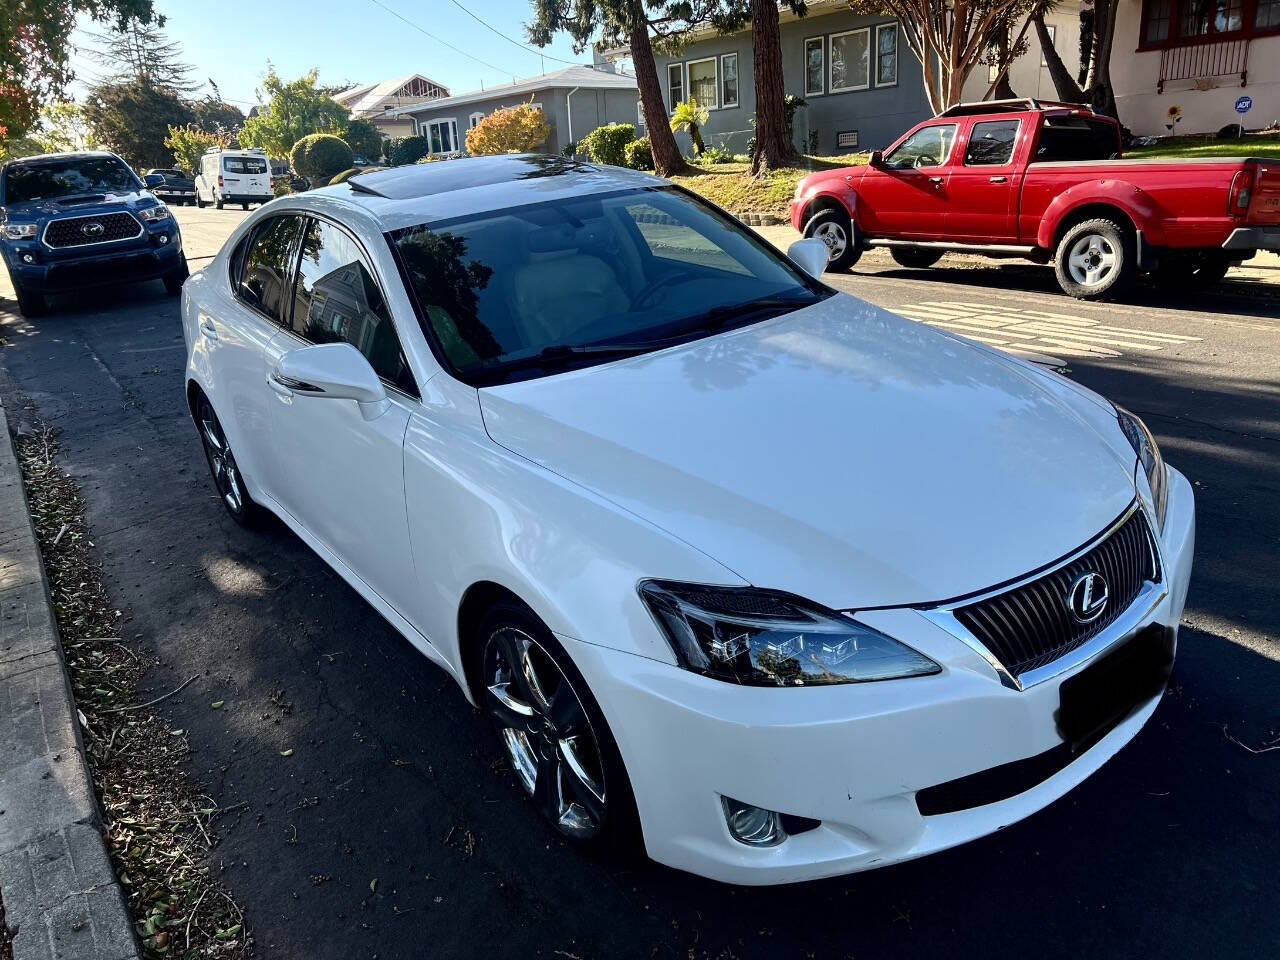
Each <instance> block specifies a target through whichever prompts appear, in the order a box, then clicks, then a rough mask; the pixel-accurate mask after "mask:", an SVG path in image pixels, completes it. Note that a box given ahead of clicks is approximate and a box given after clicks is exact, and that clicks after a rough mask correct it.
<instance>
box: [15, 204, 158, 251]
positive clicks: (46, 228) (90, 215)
mask: <svg viewBox="0 0 1280 960" xmlns="http://www.w3.org/2000/svg"><path fill="white" fill-rule="evenodd" d="M117 213H123V214H124V215H125V216H126V217H128V218H129V219H130V220H132V221H133V222H134V223H136V224H137V225H138V232H137V233H135V234H134V235H133V236H132V237H117V238H116V239H115V240H91V241H89V242H88V243H73V244H68V245H67V246H65V247H55V246H54V245H53V244H52V243H50V242H49V241H48V240H47V239H46V238H47V237H48V235H49V228H50V227H52V226H53V225H54V224H55V223H65V222H67V221H68V220H92V219H93V218H94V217H107V216H112V215H114V214H117ZM146 229H147V228H146V227H144V226H143V225H142V221H141V220H139V219H138V218H137V217H135V216H134V215H133V212H132V211H130V210H108V211H107V212H106V213H82V214H80V215H79V216H76V217H55V218H54V219H53V220H50V221H49V222H48V223H46V224H45V225H44V230H43V231H42V232H41V233H40V242H41V243H42V244H44V245H45V246H46V247H48V248H49V249H50V250H76V249H78V248H80V247H105V246H107V245H108V244H111V243H128V242H129V241H130V240H137V239H138V238H139V237H140V236H142V235H143V233H145V232H146Z"/></svg>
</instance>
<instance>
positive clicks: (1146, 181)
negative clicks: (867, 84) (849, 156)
mask: <svg viewBox="0 0 1280 960" xmlns="http://www.w3.org/2000/svg"><path fill="white" fill-rule="evenodd" d="M791 223H792V225H793V226H794V227H795V228H796V229H797V230H799V231H800V232H802V233H803V234H804V235H805V236H806V237H820V238H821V239H822V240H824V241H825V242H826V243H827V246H828V247H829V248H830V250H831V262H830V265H829V267H828V269H831V270H847V269H848V268H850V267H852V266H853V265H854V263H856V262H857V260H858V258H859V257H860V256H861V255H862V251H863V250H865V249H866V248H868V247H888V248H889V249H890V252H891V253H892V255H893V258H894V259H895V260H897V261H898V263H900V264H902V265H903V266H906V267H929V266H932V265H933V264H934V263H936V262H937V261H938V259H939V258H940V257H941V256H942V254H943V253H944V252H946V251H948V250H962V251H966V252H969V253H979V254H986V255H988V256H993V257H1023V258H1026V259H1029V260H1033V261H1035V262H1037V263H1050V262H1052V263H1053V266H1054V270H1055V272H1056V274H1057V277H1058V283H1059V285H1060V286H1061V287H1062V289H1063V290H1064V291H1065V292H1067V293H1069V294H1071V295H1072V296H1073V297H1080V298H1081V299H1105V298H1109V297H1115V296H1118V295H1119V294H1120V293H1122V292H1123V291H1124V289H1125V288H1126V287H1127V286H1128V285H1129V284H1130V283H1131V282H1132V280H1133V279H1134V277H1135V276H1136V275H1137V274H1139V273H1158V274H1159V276H1160V280H1161V283H1162V284H1166V283H1167V284H1168V285H1176V286H1177V287H1178V288H1179V289H1183V290H1186V289H1199V288H1203V287H1206V286H1209V285H1211V284H1214V283H1217V282H1218V281H1219V280H1221V279H1222V278H1223V276H1224V275H1225V274H1226V272H1227V269H1228V268H1229V267H1230V266H1231V265H1233V264H1237V263H1239V262H1240V261H1241V260H1246V259H1248V258H1249V257H1252V256H1253V255H1254V254H1255V253H1257V251H1258V250H1259V249H1269V250H1280V161H1277V160H1259V159H1254V158H1247V157H1245V158H1206V159H1192V160H1140V159H1124V158H1122V157H1121V141H1120V128H1119V126H1118V125H1117V124H1116V123H1115V121H1113V120H1111V119H1110V118H1108V117H1104V116H1100V115H1096V114H1094V113H1093V112H1092V111H1091V110H1088V109H1084V108H1081V107H1078V106H1073V105H1071V104H1060V103H1040V102H1037V101H1035V100H1019V101H1001V102H986V103H977V104H964V105H961V106H958V107H953V108H951V109H949V110H947V111H945V112H943V113H942V114H940V115H938V116H937V117H934V118H933V119H932V120H927V121H925V122H924V123H921V124H919V125H918V126H916V127H915V128H914V129H912V130H911V131H910V132H908V133H907V134H906V135H905V136H903V137H902V138H901V139H899V140H898V141H897V142H896V143H895V144H894V145H893V146H891V147H890V148H889V149H887V150H885V151H884V152H883V153H881V152H880V151H878V150H877V151H875V152H873V153H872V154H871V159H870V162H869V163H868V164H867V165H866V166H864V167H846V168H843V169H839V170H828V171H823V172H821V173H814V174H811V175H809V176H808V177H805V178H804V179H803V180H801V181H800V184H799V186H798V187H797V188H796V194H795V197H794V199H793V200H792V202H791Z"/></svg>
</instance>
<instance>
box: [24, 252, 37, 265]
mask: <svg viewBox="0 0 1280 960" xmlns="http://www.w3.org/2000/svg"><path fill="white" fill-rule="evenodd" d="M22 262H23V263H35V262H36V255H35V254H34V253H24V254H23V255H22Z"/></svg>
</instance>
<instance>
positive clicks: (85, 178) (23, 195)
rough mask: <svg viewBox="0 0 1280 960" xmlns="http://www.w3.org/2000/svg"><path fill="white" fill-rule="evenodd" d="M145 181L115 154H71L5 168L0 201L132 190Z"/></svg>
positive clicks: (57, 197) (26, 200) (54, 198)
mask: <svg viewBox="0 0 1280 960" xmlns="http://www.w3.org/2000/svg"><path fill="white" fill-rule="evenodd" d="M141 186H142V184H141V182H140V181H139V180H138V178H137V177H136V176H134V174H133V171H132V170H130V169H129V168H128V167H126V166H125V165H124V164H123V163H121V162H120V161H119V160H117V159H116V158H115V157H67V158H65V159H59V160H41V161H38V162H35V163H18V164H13V165H11V166H10V167H9V169H8V170H6V171H5V175H4V184H3V187H4V189H3V190H2V191H0V202H3V203H6V204H15V203H28V202H30V201H32V200H59V199H61V198H63V197H74V196H78V195H81V194H86V193H131V192H133V191H134V190H138V189H140V187H141Z"/></svg>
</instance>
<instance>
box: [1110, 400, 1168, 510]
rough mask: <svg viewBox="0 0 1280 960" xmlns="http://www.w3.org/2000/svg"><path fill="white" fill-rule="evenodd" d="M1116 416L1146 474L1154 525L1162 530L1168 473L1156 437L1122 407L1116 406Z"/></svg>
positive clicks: (1166, 500)
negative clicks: (1153, 512) (1154, 517)
mask: <svg viewBox="0 0 1280 960" xmlns="http://www.w3.org/2000/svg"><path fill="white" fill-rule="evenodd" d="M1116 417H1117V418H1118V419H1119V421H1120V429H1121V430H1123V431H1124V435H1125V436H1126V437H1127V438H1128V440H1129V444H1130V445H1131V446H1132V447H1133V452H1134V453H1136V454H1137V455H1138V463H1139V464H1141V465H1142V471H1143V473H1145V474H1146V475H1147V484H1148V486H1150V487H1151V503H1152V506H1154V507H1155V512H1156V526H1157V527H1158V528H1159V529H1160V530H1162V531H1163V530H1164V515H1165V511H1166V509H1167V508H1168V506H1169V475H1168V470H1167V469H1166V467H1165V465H1164V457H1162V456H1160V448H1159V447H1158V446H1156V438H1155V437H1153V436H1152V435H1151V431H1150V430H1148V429H1147V425H1146V424H1145V423H1143V422H1142V421H1141V420H1140V419H1139V418H1138V417H1137V416H1135V415H1134V414H1132V413H1130V412H1129V411H1128V410H1126V409H1125V408H1124V407H1120V406H1117V407H1116Z"/></svg>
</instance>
